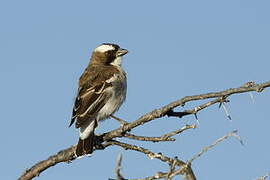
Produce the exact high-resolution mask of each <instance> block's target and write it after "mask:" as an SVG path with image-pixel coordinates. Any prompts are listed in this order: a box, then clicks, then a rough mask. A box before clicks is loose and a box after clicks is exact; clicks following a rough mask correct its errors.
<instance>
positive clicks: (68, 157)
mask: <svg viewBox="0 0 270 180" xmlns="http://www.w3.org/2000/svg"><path fill="white" fill-rule="evenodd" d="M267 87H270V81H267V82H265V83H262V84H252V85H249V86H247V85H244V86H241V87H239V88H231V89H227V90H225V91H220V92H213V93H207V94H200V95H194V96H186V97H184V98H182V99H179V100H177V101H174V102H172V103H170V104H168V105H166V106H163V107H161V108H159V109H155V110H153V111H152V112H149V113H147V114H145V115H143V116H141V117H140V118H139V119H137V120H135V121H133V122H130V123H128V124H124V125H122V126H121V127H119V128H117V129H115V130H112V131H110V132H107V133H104V134H103V135H101V136H100V144H101V143H102V142H106V141H110V140H112V139H113V138H116V137H124V134H125V133H126V132H128V131H130V130H132V129H133V128H136V127H138V126H141V125H143V124H145V123H148V122H150V121H152V120H154V119H157V118H160V117H163V116H165V115H167V113H168V112H169V111H170V110H172V109H174V108H175V107H178V106H182V105H184V104H185V103H187V102H190V101H197V100H203V99H209V98H221V97H228V96H230V95H232V94H239V93H245V92H251V91H257V92H261V91H263V90H264V89H265V88H267ZM214 101H215V100H214ZM212 103H213V102H212ZM206 107H207V106H206ZM197 111H198V110H197ZM192 114H194V113H192ZM122 122H123V123H124V121H122ZM101 148H105V147H103V146H99V147H96V149H101ZM75 149H76V145H75V146H71V147H70V148H67V149H64V150H62V151H60V152H59V153H57V154H55V155H53V156H50V157H49V158H48V159H46V160H43V161H40V162H38V163H36V164H35V165H33V166H32V167H31V168H30V169H28V170H26V171H25V172H24V173H23V174H22V175H21V177H19V180H29V179H32V178H34V177H36V176H38V175H39V174H40V173H41V172H43V171H44V170H46V169H48V168H49V167H51V166H54V165H56V164H57V163H60V162H70V161H72V160H73V159H74V157H75V156H74V150H75ZM96 149H95V150H96ZM184 164H185V163H184ZM184 164H183V165H184ZM187 174H188V173H187ZM194 177H195V176H194Z"/></svg>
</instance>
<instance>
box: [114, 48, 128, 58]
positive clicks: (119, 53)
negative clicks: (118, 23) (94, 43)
mask: <svg viewBox="0 0 270 180" xmlns="http://www.w3.org/2000/svg"><path fill="white" fill-rule="evenodd" d="M127 53H128V50H126V49H121V48H120V49H118V51H117V53H116V54H117V57H119V56H124V55H125V54H127Z"/></svg>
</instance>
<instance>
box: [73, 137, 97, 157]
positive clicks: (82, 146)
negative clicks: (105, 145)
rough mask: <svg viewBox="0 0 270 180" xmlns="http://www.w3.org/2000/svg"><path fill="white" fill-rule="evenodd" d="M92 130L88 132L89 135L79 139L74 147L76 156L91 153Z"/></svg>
mask: <svg viewBox="0 0 270 180" xmlns="http://www.w3.org/2000/svg"><path fill="white" fill-rule="evenodd" d="M94 136H95V135H94V132H93V133H90V135H89V136H88V137H87V138H86V139H83V140H82V139H81V138H80V139H79V142H78V144H77V147H76V156H77V157H80V156H84V155H87V154H92V152H93V147H94Z"/></svg>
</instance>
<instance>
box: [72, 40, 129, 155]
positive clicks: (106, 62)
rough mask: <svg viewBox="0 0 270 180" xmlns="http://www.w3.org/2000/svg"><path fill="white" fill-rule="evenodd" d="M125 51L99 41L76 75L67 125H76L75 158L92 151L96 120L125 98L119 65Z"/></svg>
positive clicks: (125, 84)
mask: <svg viewBox="0 0 270 180" xmlns="http://www.w3.org/2000/svg"><path fill="white" fill-rule="evenodd" d="M127 53H128V50H126V49H123V48H120V46H119V45H117V44H113V43H103V44H100V45H99V46H97V47H96V48H95V49H94V50H93V52H92V56H91V58H90V62H89V64H88V66H87V67H86V69H85V70H84V72H83V73H82V75H81V76H80V78H79V82H78V90H77V97H76V99H75V102H74V106H73V111H72V117H71V121H70V124H69V127H70V126H72V125H73V124H74V122H75V127H76V128H80V130H79V134H80V137H79V141H78V143H77V146H76V151H75V155H76V157H80V156H85V155H91V154H92V152H93V147H94V145H95V134H94V131H95V129H96V128H97V126H98V123H99V122H100V121H102V120H105V119H108V118H109V117H110V116H111V115H113V114H114V113H115V112H116V111H117V110H118V109H119V108H120V106H121V105H122V104H123V102H124V101H125V99H126V92H127V78H126V73H125V71H124V70H123V68H122V66H121V64H122V57H123V56H124V55H125V54H127Z"/></svg>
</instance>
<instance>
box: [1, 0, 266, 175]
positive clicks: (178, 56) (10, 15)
mask: <svg viewBox="0 0 270 180" xmlns="http://www.w3.org/2000/svg"><path fill="white" fill-rule="evenodd" d="M269 5H270V2H269V1H266V0H261V1H252V0H227V1H220V0H204V1H198V0H193V1H179V0H171V1H158V0H155V1H153V0H152V1H151V0H150V1H141V0H137V1H124V0H118V1H76V2H75V1H63V0H59V1H52V0H47V1H33V0H31V1H30V0H25V1H15V0H10V1H7V0H6V1H5V0H3V1H1V2H0V23H1V28H0V39H1V41H0V49H1V53H0V81H1V87H2V88H1V93H0V99H1V101H0V109H1V123H2V124H1V127H0V141H1V143H2V148H1V150H0V152H1V154H2V161H1V164H2V165H1V167H2V171H1V173H0V178H1V179H16V178H17V177H18V176H19V175H20V174H21V173H22V172H23V170H24V169H26V168H29V167H30V166H31V165H33V164H34V163H36V162H37V161H40V160H43V159H45V158H47V157H48V156H49V155H52V154H54V153H56V152H58V151H59V150H61V149H63V148H67V147H69V146H70V145H72V144H75V143H76V142H77V139H78V132H77V130H75V128H73V127H72V128H68V124H69V119H70V115H71V110H72V105H73V100H74V98H75V94H76V89H77V80H78V78H79V76H80V74H81V73H82V71H83V70H84V68H85V66H86V65H87V64H88V60H89V57H90V54H91V51H92V49H93V48H95V47H96V46H97V45H99V44H100V43H103V42H113V43H117V44H119V45H121V46H122V47H123V48H126V49H128V50H129V51H130V53H129V54H128V55H127V56H126V57H125V59H124V64H123V66H124V68H125V70H126V71H127V74H128V95H127V100H126V102H125V104H124V105H123V106H122V107H121V109H120V110H119V111H118V112H117V113H116V115H117V116H118V117H121V118H123V119H126V120H127V121H132V120H136V119H137V118H138V117H139V116H141V115H143V114H144V113H147V112H149V111H151V110H152V109H155V108H158V107H161V106H162V105H166V104H168V103H170V102H171V101H174V100H176V99H179V98H181V97H184V96H187V95H195V94H200V93H207V92H213V91H221V90H224V89H227V88H231V87H239V86H241V85H243V84H244V83H246V82H248V81H251V80H252V81H255V82H257V83H260V82H264V81H268V80H269V67H270V61H269V59H270V53H269V48H270V33H269V32H270V22H269V18H270V11H269ZM253 95H254V98H255V103H253V102H252V100H251V98H250V97H249V95H248V94H241V95H236V96H232V97H231V98H230V100H231V102H230V103H229V105H228V108H229V111H230V114H231V116H232V119H233V121H232V122H230V121H228V119H227V118H226V115H225V113H224V112H223V110H222V109H218V107H217V106H213V107H210V108H208V109H206V110H204V111H202V112H200V113H199V114H198V117H199V121H200V124H199V127H198V128H197V129H196V130H190V131H186V132H184V133H183V134H180V135H177V136H176V138H177V141H176V142H174V143H171V142H168V143H141V142H139V143H138V142H134V141H127V142H130V143H134V144H137V145H141V146H143V147H146V148H149V149H151V150H153V151H154V152H162V153H164V154H165V155H168V156H171V157H174V156H178V157H179V158H180V159H182V160H188V159H189V158H191V157H192V155H194V154H195V153H197V152H198V151H200V150H201V148H202V147H204V146H206V145H209V144H211V143H212V142H213V141H215V140H216V139H217V138H219V137H221V136H223V135H224V134H226V133H228V132H230V131H232V130H235V129H238V130H239V134H240V136H241V137H242V139H243V141H244V143H245V145H244V146H241V145H240V143H239V142H238V141H237V140H235V139H229V140H227V141H225V142H223V143H221V144H220V145H218V146H217V147H215V148H214V149H212V150H210V151H209V152H208V153H206V154H204V155H203V156H202V157H200V158H199V159H197V160H196V161H194V163H193V169H194V172H195V174H196V176H197V179H219V180H227V179H254V178H256V177H258V176H261V175H264V174H266V173H267V172H269V171H270V169H269V161H270V156H269V152H270V144H269V140H268V138H269V127H270V121H269V114H268V112H269V98H270V95H269V90H265V91H264V92H262V93H260V94H258V93H253ZM200 103H202V102H198V103H189V104H187V106H186V107H185V108H191V107H193V106H194V105H198V104H200ZM179 109H180V108H179ZM192 123H196V121H195V120H194V117H192V116H190V117H185V118H183V119H178V118H167V117H165V118H162V119H160V120H157V121H156V122H151V123H149V124H148V125H146V126H145V127H142V128H137V129H135V130H134V131H133V133H135V134H140V135H149V136H151V135H152V136H158V135H161V134H162V133H166V132H168V131H170V130H175V129H177V128H180V127H182V126H184V125H185V124H192ZM117 126H118V124H117V122H115V121H114V120H108V121H105V122H103V123H102V124H101V125H100V126H99V128H98V130H97V133H102V132H106V131H108V130H111V129H113V128H116V127H117ZM120 152H121V153H123V158H124V159H123V174H124V175H125V177H126V178H140V177H141V178H142V177H146V176H150V175H153V174H155V173H156V172H157V171H166V170H167V169H168V167H167V165H166V164H162V163H160V162H159V161H158V160H150V159H149V158H147V157H146V156H144V155H142V154H139V153H137V152H130V151H125V150H122V149H120V148H118V147H111V148H108V149H106V150H105V151H98V152H95V153H94V155H93V157H91V158H83V159H80V160H76V161H74V162H72V163H71V164H66V163H62V164H58V165H57V166H55V167H52V168H50V169H49V170H47V171H45V172H44V173H42V174H41V175H40V177H38V179H40V180H45V179H65V180H71V179H80V180H84V179H85V180H86V179H96V180H99V179H100V180H104V179H108V178H110V177H111V178H113V177H114V168H115V162H116V158H117V155H118V154H119V153H120Z"/></svg>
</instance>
